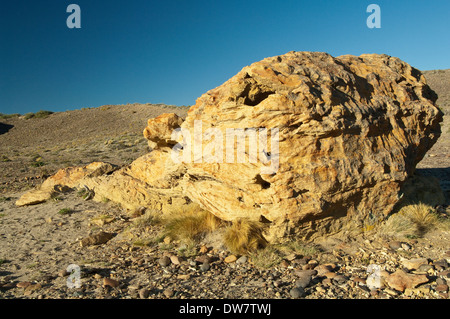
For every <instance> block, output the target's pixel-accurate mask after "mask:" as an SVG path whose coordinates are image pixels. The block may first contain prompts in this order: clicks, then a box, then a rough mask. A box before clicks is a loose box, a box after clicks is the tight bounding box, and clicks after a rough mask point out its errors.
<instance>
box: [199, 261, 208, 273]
mask: <svg viewBox="0 0 450 319" xmlns="http://www.w3.org/2000/svg"><path fill="white" fill-rule="evenodd" d="M209 268H210V266H209V263H208V262H204V263H203V264H201V265H200V270H201V271H208V270H209Z"/></svg>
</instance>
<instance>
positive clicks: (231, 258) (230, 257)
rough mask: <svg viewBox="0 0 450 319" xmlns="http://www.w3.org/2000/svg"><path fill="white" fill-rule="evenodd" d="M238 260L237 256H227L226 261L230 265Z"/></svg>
mask: <svg viewBox="0 0 450 319" xmlns="http://www.w3.org/2000/svg"><path fill="white" fill-rule="evenodd" d="M236 260H237V257H236V256H235V255H230V256H227V257H226V258H225V260H224V261H225V262H226V263H227V264H229V263H234V262H235V261H236Z"/></svg>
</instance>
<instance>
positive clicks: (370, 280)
mask: <svg viewBox="0 0 450 319" xmlns="http://www.w3.org/2000/svg"><path fill="white" fill-rule="evenodd" d="M366 285H367V287H368V288H369V289H379V288H382V287H383V283H382V279H381V276H377V275H375V274H371V275H370V276H368V277H367V279H366Z"/></svg>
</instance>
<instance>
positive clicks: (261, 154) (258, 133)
mask: <svg viewBox="0 0 450 319" xmlns="http://www.w3.org/2000/svg"><path fill="white" fill-rule="evenodd" d="M202 126H203V125H202V121H201V120H195V121H194V127H193V134H191V130H188V129H185V128H178V129H176V130H174V131H173V132H172V136H171V138H172V140H174V141H180V142H179V143H178V144H176V145H175V146H174V147H173V148H172V153H171V157H172V160H173V161H174V162H175V163H219V164H220V163H251V164H256V163H258V161H259V162H260V163H262V164H263V165H262V167H261V174H268V175H272V174H275V173H276V172H277V171H278V168H279V164H280V161H279V160H280V157H279V130H278V128H272V129H270V130H269V129H267V128H246V129H244V128H226V129H225V130H221V129H219V128H216V127H211V128H208V129H206V130H205V131H204V132H203V127H202ZM269 141H270V143H269Z"/></svg>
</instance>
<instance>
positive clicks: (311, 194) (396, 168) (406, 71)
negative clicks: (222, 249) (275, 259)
mask: <svg viewBox="0 0 450 319" xmlns="http://www.w3.org/2000/svg"><path fill="white" fill-rule="evenodd" d="M435 100H436V95H435V93H434V92H433V91H432V90H431V89H430V88H429V87H428V85H427V84H426V81H425V78H424V77H423V75H421V73H420V72H419V71H418V70H417V69H414V68H412V67H411V66H410V65H408V64H407V63H405V62H403V61H401V60H400V59H398V58H395V57H390V56H387V55H377V54H365V55H361V56H359V57H356V56H351V55H345V56H340V57H337V58H334V57H332V56H331V55H329V54H326V53H313V52H289V53H287V54H285V55H281V56H276V57H270V58H266V59H264V60H262V61H260V62H256V63H254V64H252V65H250V66H248V67H245V68H243V69H242V70H241V71H240V72H239V73H238V74H236V75H235V76H234V77H232V78H231V79H230V80H228V81H227V82H225V83H224V84H223V85H221V86H219V87H217V88H215V89H213V90H211V91H209V92H207V93H206V94H204V95H202V96H201V97H200V98H199V99H198V100H197V102H196V104H195V105H194V106H192V107H191V108H190V110H189V113H188V116H187V118H186V120H185V121H184V123H183V124H182V125H181V129H184V130H186V131H188V132H189V134H184V137H186V136H189V135H190V138H191V142H192V145H191V147H190V149H189V148H186V145H184V144H186V142H185V143H184V144H183V143H181V145H182V146H183V150H184V149H186V150H189V151H190V152H191V153H192V157H191V161H185V162H186V163H185V167H186V168H187V171H186V174H185V175H184V179H183V181H182V183H183V190H184V192H185V194H187V196H188V197H189V198H190V199H192V200H193V201H195V202H197V203H200V204H201V205H202V206H203V207H204V208H206V209H207V210H209V211H211V212H212V213H214V214H215V215H217V216H218V217H220V218H222V219H225V220H235V219H237V218H252V219H261V220H265V221H269V222H270V223H271V224H272V225H273V226H275V225H276V226H277V227H272V228H273V229H275V228H276V229H277V230H278V231H279V233H278V235H277V234H276V233H273V235H274V236H282V235H283V234H285V233H286V231H287V230H288V229H299V228H300V229H303V233H304V235H305V236H306V237H309V236H311V235H314V234H318V233H321V232H327V231H328V232H329V231H333V230H338V229H340V228H341V226H342V225H343V224H345V223H347V222H348V221H349V220H357V219H359V220H362V221H364V220H365V219H366V220H367V219H368V218H370V219H371V220H373V219H382V218H384V217H385V216H386V215H387V214H388V213H389V212H391V211H392V209H393V207H394V205H395V204H396V203H397V202H398V199H399V198H400V197H401V196H402V194H401V187H402V185H403V183H404V182H405V181H406V179H407V178H408V176H410V175H412V174H413V172H414V170H415V167H416V164H417V163H418V162H419V161H420V160H421V159H422V158H423V157H424V155H425V153H426V151H427V150H428V149H430V148H431V146H432V145H433V144H434V143H435V142H436V140H437V139H438V137H439V136H440V124H439V123H440V122H441V121H442V113H441V112H440V110H439V109H438V108H437V107H436V106H435V105H434V102H435ZM231 128H239V129H242V130H244V132H252V131H251V130H249V129H256V128H258V129H260V130H258V131H257V133H259V136H258V139H257V140H255V139H254V137H252V136H250V134H246V135H245V134H244V136H245V137H244V139H241V143H240V144H241V145H242V144H244V145H245V146H246V148H245V155H244V157H245V159H244V160H243V161H242V160H241V162H243V163H239V159H238V158H237V156H236V157H234V161H230V162H228V161H226V160H225V159H226V155H229V154H230V153H231V154H232V152H233V151H236V150H237V149H238V148H239V146H238V144H239V142H237V141H236V142H235V141H234V137H233V136H232V134H230V133H229V131H230V130H229V129H231ZM261 129H265V130H266V133H267V135H268V136H267V138H265V137H264V134H265V133H264V132H265V131H264V130H261ZM196 130H197V133H196V132H195V131H196ZM242 130H241V132H242ZM218 131H220V132H222V134H220V133H217V132H218ZM254 131H255V130H253V133H254ZM198 132H201V133H203V134H201V133H198ZM277 132H278V135H277ZM213 135H214V136H213ZM270 135H272V136H271V137H275V139H274V140H272V138H269V136H270ZM261 136H263V137H264V138H262V142H261V138H260V137H261ZM217 137H219V138H218V140H220V138H222V139H223V143H222V142H221V141H219V143H218V144H216V145H214V140H215V139H216V138H217ZM227 138H228V139H231V142H230V141H229V140H228V139H227ZM244 140H245V143H244V142H243V141H244ZM196 143H197V144H198V143H201V145H202V146H203V148H202V149H201V148H198V146H196V145H195V144H196ZM220 143H222V146H223V152H224V155H223V157H222V159H223V162H220V157H219V163H217V161H214V160H212V161H211V163H208V161H209V160H210V159H211V154H213V155H214V152H213V151H211V148H213V149H214V150H215V151H217V150H218V151H219V152H220V151H222V150H221V149H220V147H216V146H217V145H219V144H220ZM255 144H258V146H259V149H258V151H257V154H258V156H257V157H256V156H255V152H254V149H251V147H252V146H255ZM271 144H272V145H271ZM212 146H213V147H212ZM219 146H220V145H219ZM196 147H197V148H196ZM276 148H278V154H276V153H275V152H273V151H272V149H275V150H276ZM196 149H197V150H202V151H203V154H200V153H199V152H195V150H196ZM205 150H206V151H205ZM182 152H183V151H181V153H182ZM261 155H262V156H261ZM277 155H278V156H277ZM180 156H181V155H180ZM201 156H202V160H199V157H201ZM233 156H234V155H231V156H230V158H233ZM212 157H214V156H212ZM186 158H187V159H188V158H189V156H188V157H185V159H186Z"/></svg>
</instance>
